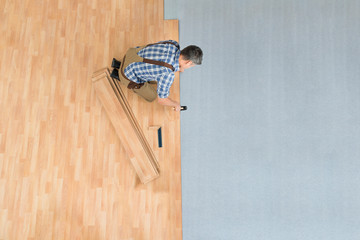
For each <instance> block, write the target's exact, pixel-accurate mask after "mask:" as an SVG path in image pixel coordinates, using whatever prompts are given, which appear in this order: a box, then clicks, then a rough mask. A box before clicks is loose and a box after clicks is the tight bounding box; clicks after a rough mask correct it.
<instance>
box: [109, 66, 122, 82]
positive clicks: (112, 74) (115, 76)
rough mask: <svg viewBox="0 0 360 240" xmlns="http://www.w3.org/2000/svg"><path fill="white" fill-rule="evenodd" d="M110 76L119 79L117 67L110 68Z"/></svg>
mask: <svg viewBox="0 0 360 240" xmlns="http://www.w3.org/2000/svg"><path fill="white" fill-rule="evenodd" d="M110 76H111V77H112V78H115V79H117V80H119V81H120V79H119V71H118V70H117V69H115V68H114V69H113V70H112V72H111V74H110Z"/></svg>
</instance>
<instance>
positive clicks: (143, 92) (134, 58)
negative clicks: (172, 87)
mask: <svg viewBox="0 0 360 240" xmlns="http://www.w3.org/2000/svg"><path fill="white" fill-rule="evenodd" d="M144 47H145V46H143V47H140V48H130V49H129V50H128V51H127V52H126V54H125V56H124V59H123V62H122V64H121V67H120V74H119V78H120V82H121V83H122V84H124V85H125V86H126V87H127V88H129V89H132V90H133V92H135V93H136V94H137V95H139V96H140V97H142V98H144V99H145V100H146V101H148V102H152V101H154V100H155V99H156V98H157V92H156V90H155V88H154V87H152V86H151V84H150V83H149V82H145V83H143V84H136V83H134V82H132V81H131V80H129V79H128V78H127V77H126V76H125V74H124V70H125V68H126V67H127V66H129V65H130V64H131V63H134V62H143V58H142V57H140V56H138V55H137V53H138V52H139V51H140V50H141V49H143V48H144Z"/></svg>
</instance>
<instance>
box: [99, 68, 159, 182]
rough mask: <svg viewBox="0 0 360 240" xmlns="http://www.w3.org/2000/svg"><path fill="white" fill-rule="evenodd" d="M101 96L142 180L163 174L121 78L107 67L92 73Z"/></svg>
mask: <svg viewBox="0 0 360 240" xmlns="http://www.w3.org/2000/svg"><path fill="white" fill-rule="evenodd" d="M92 81H93V86H94V88H95V91H96V94H97V97H98V98H99V100H100V102H101V103H102V105H103V107H104V109H105V110H106V113H107V115H108V117H109V119H110V121H111V123H112V125H113V127H114V129H115V132H116V133H117V135H118V137H119V139H120V141H121V142H122V144H123V146H124V149H125V151H126V153H127V156H128V158H129V159H130V162H131V163H132V166H133V167H134V169H135V172H136V173H137V175H138V177H139V179H140V181H141V182H142V183H144V184H145V183H148V182H150V181H151V180H154V179H155V178H157V177H159V164H158V162H157V159H156V157H155V156H154V153H153V150H152V148H151V147H150V146H149V144H148V142H147V139H146V138H145V136H144V134H143V132H142V129H141V127H140V126H139V124H138V122H137V120H136V118H135V116H134V114H133V112H132V110H131V106H129V103H128V101H127V99H126V98H125V96H124V93H123V91H122V89H121V87H120V86H119V84H117V82H118V81H117V80H115V79H112V78H111V77H110V72H109V69H108V68H104V69H103V70H101V71H98V72H97V73H94V75H93V77H92Z"/></svg>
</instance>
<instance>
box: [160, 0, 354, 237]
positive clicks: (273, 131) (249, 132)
mask: <svg viewBox="0 0 360 240" xmlns="http://www.w3.org/2000/svg"><path fill="white" fill-rule="evenodd" d="M166 1H167V3H166V4H165V6H166V7H167V8H171V9H172V13H171V14H175V16H174V17H173V18H179V20H180V44H181V46H182V47H185V46H187V45H189V44H196V45H199V46H200V47H202V49H203V51H204V62H203V65H202V66H199V67H194V68H192V69H189V70H186V71H185V72H184V73H182V74H181V102H182V105H187V106H188V108H189V109H188V110H187V111H186V112H183V113H181V139H182V142H181V146H182V150H181V151H182V152H181V157H182V196H183V197H182V200H183V235H184V238H183V239H184V240H200V239H206V240H212V239H214V240H215V239H216V240H218V239H224V240H240V239H241V240H250V239H251V240H294V239H299V240H313V239H314V240H315V239H317V240H322V239H324V240H333V239H336V240H358V239H360V228H359V226H360V173H359V172H360V60H359V56H360V1H358V0H341V1H340V0H338V1H335V0H227V1H220V0H219V1H215V0H196V1H194V0H182V1H176V0H174V1H173V3H171V0H166ZM174 9H176V11H175V10H174ZM165 15H166V14H165ZM167 18H172V17H171V16H169V15H168V16H167Z"/></svg>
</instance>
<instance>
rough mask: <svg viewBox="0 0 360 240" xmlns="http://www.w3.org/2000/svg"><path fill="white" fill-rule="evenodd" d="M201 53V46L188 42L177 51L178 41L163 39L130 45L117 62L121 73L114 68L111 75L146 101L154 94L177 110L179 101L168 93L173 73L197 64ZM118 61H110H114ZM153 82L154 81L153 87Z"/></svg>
mask: <svg viewBox="0 0 360 240" xmlns="http://www.w3.org/2000/svg"><path fill="white" fill-rule="evenodd" d="M202 56H203V53H202V50H201V49H200V48H199V47H197V46H194V45H190V46H188V47H186V48H184V49H183V50H181V51H180V47H179V43H178V42H176V41H173V40H168V41H162V42H158V43H155V44H149V45H146V46H142V47H136V48H130V49H129V50H128V51H127V52H126V54H125V56H124V59H123V62H122V64H121V65H120V69H119V71H120V73H118V74H117V70H116V69H114V71H113V72H112V74H111V75H112V77H115V78H117V79H118V80H120V82H121V83H122V84H124V85H125V86H127V88H129V89H132V90H133V91H134V92H135V93H136V94H138V95H139V96H141V97H142V98H144V99H145V100H146V101H148V102H152V101H154V100H155V99H156V98H157V99H158V103H160V104H162V105H165V106H170V107H174V108H175V110H176V111H180V109H181V106H180V103H178V102H177V101H174V100H172V99H170V98H169V97H168V96H169V94H170V87H171V85H172V83H173V82H174V78H175V74H174V73H175V72H177V71H179V72H183V71H184V70H185V69H188V68H190V67H193V66H195V65H200V64H201V62H202ZM115 61H116V60H115ZM119 64H120V63H119V62H117V63H114V61H113V65H115V66H119ZM115 68H116V67H115ZM152 83H157V89H156V90H155V88H154V87H153V86H152Z"/></svg>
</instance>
